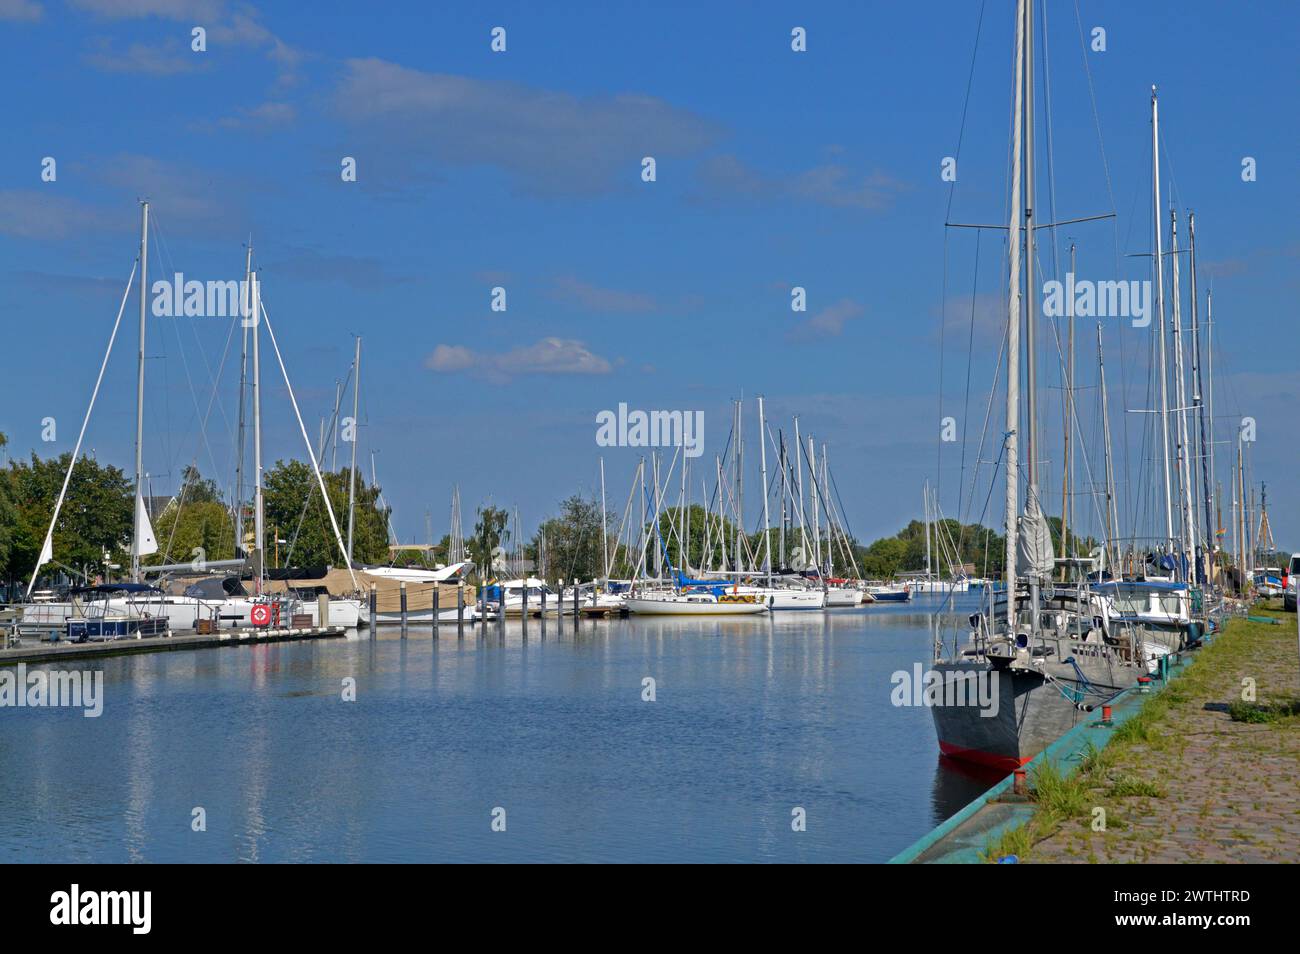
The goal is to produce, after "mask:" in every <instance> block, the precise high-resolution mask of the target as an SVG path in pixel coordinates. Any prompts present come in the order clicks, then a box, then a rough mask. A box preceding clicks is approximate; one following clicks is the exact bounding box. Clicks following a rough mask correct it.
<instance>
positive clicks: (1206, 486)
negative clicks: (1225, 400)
mask: <svg viewBox="0 0 1300 954" xmlns="http://www.w3.org/2000/svg"><path fill="white" fill-rule="evenodd" d="M1187 237H1188V241H1189V242H1190V243H1191V249H1192V251H1191V256H1192V259H1191V269H1192V276H1191V281H1192V287H1191V293H1192V404H1193V405H1194V406H1195V407H1196V432H1197V435H1198V437H1199V442H1200V452H1201V467H1200V483H1201V491H1202V494H1203V500H1202V502H1203V503H1204V505H1205V533H1204V535H1203V536H1202V538H1201V554H1202V555H1201V559H1200V560H1199V561H1198V566H1200V567H1201V572H1202V576H1203V579H1204V580H1205V582H1207V583H1208V582H1209V581H1210V576H1211V571H1210V565H1211V561H1212V560H1213V558H1214V557H1213V554H1214V546H1213V543H1212V541H1213V534H1214V529H1215V528H1214V525H1213V523H1212V522H1211V518H1212V515H1213V500H1214V489H1213V487H1212V486H1211V484H1210V473H1211V468H1210V463H1209V456H1208V454H1207V448H1206V429H1205V401H1204V400H1203V398H1204V393H1205V392H1204V389H1203V387H1202V381H1201V326H1200V317H1199V312H1200V308H1199V302H1198V300H1197V294H1196V215H1195V213H1193V212H1188V213H1187Z"/></svg>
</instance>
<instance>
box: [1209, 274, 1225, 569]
mask: <svg viewBox="0 0 1300 954" xmlns="http://www.w3.org/2000/svg"><path fill="white" fill-rule="evenodd" d="M1205 359H1206V363H1207V367H1206V372H1207V376H1208V377H1209V382H1208V386H1207V388H1206V399H1207V400H1208V402H1209V408H1208V411H1209V420H1208V421H1207V422H1206V423H1207V427H1208V429H1209V455H1208V456H1209V463H1210V482H1211V483H1213V484H1214V487H1215V497H1216V501H1217V497H1218V489H1219V475H1218V473H1217V472H1216V471H1215V469H1214V289H1212V288H1211V289H1207V290H1206V292H1205ZM1221 523H1223V516H1222V513H1221V512H1220V510H1219V507H1218V506H1216V508H1215V517H1214V527H1213V528H1212V529H1211V530H1210V538H1211V543H1212V544H1217V543H1218V541H1219V529H1220V527H1219V525H1220V524H1221Z"/></svg>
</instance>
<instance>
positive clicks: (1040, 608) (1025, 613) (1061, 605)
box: [930, 0, 1188, 769]
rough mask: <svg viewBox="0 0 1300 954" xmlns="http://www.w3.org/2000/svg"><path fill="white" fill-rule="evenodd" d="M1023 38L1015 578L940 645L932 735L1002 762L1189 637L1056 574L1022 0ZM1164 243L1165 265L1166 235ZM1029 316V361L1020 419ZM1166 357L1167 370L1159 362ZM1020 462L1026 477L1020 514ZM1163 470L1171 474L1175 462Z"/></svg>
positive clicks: (1017, 171) (1014, 257)
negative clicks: (1042, 463)
mask: <svg viewBox="0 0 1300 954" xmlns="http://www.w3.org/2000/svg"><path fill="white" fill-rule="evenodd" d="M1015 37H1016V38H1015V56H1016V59H1015V68H1014V70H1015V84H1014V95H1013V99H1014V110H1013V114H1012V115H1013V126H1012V167H1011V183H1010V199H1011V201H1010V221H1009V227H1008V234H1009V236H1010V241H1009V243H1008V251H1009V255H1008V259H1009V263H1008V264H1009V269H1008V276H1007V277H1008V291H1009V295H1008V316H1007V341H1006V359H1007V368H1006V380H1007V385H1006V424H1005V429H1004V432H1005V437H1004V447H1003V460H1004V461H1006V465H1005V466H1004V468H1003V472H1004V479H1005V488H1004V489H1005V513H1006V540H1007V545H1006V547H1005V550H1006V566H1005V570H1004V579H1005V580H1006V581H1008V585H1007V586H1006V587H1005V588H1004V590H1003V591H1002V593H1001V594H1000V597H999V598H997V599H992V600H990V601H989V603H988V605H986V607H985V608H984V609H983V611H982V612H980V613H976V614H973V615H972V616H971V617H970V623H971V632H970V640H969V644H968V645H967V646H966V647H961V648H958V647H954V648H953V651H952V652H951V653H946V652H945V648H944V647H943V646H942V645H937V646H936V658H935V660H934V663H933V676H932V678H933V680H934V681H933V683H932V686H933V691H932V693H931V700H930V701H931V706H930V710H931V714H932V716H933V718H934V726H935V733H936V735H937V737H938V742H939V748H940V751H941V752H942V753H943V754H944V755H947V756H950V757H955V758H959V759H962V760H967V761H972V762H978V763H983V764H987V765H992V766H996V767H999V768H1004V769H1006V768H1014V767H1017V766H1019V765H1023V764H1024V763H1025V762H1027V761H1029V760H1030V759H1031V758H1032V757H1033V756H1034V755H1036V754H1038V752H1040V751H1042V750H1043V749H1044V748H1045V747H1046V746H1047V745H1048V744H1050V743H1051V742H1053V741H1055V740H1056V739H1057V738H1059V737H1060V736H1061V735H1062V734H1063V733H1064V732H1066V731H1067V730H1068V729H1070V728H1071V727H1072V726H1073V725H1074V724H1075V723H1076V722H1077V721H1078V720H1079V719H1080V718H1081V717H1082V716H1083V713H1084V712H1087V711H1089V710H1091V709H1092V708H1094V707H1096V706H1098V705H1100V704H1101V703H1103V702H1106V701H1107V700H1109V699H1111V698H1113V697H1114V696H1115V695H1116V694H1118V693H1119V692H1121V691H1122V690H1123V689H1125V688H1127V687H1129V686H1132V685H1135V684H1136V681H1137V679H1138V678H1139V677H1140V676H1143V675H1145V674H1146V673H1147V672H1148V666H1149V663H1150V662H1151V660H1152V657H1153V655H1159V654H1164V653H1167V652H1171V651H1177V650H1180V649H1183V648H1186V647H1187V645H1188V640H1187V636H1188V633H1187V631H1185V630H1181V629H1173V630H1172V631H1171V630H1165V629H1161V628H1159V627H1152V626H1149V625H1142V623H1143V622H1144V621H1142V620H1136V619H1133V620H1126V619H1123V618H1120V619H1116V618H1115V614H1112V613H1108V612H1105V611H1104V609H1102V607H1103V604H1102V602H1101V600H1102V599H1103V598H1102V597H1101V596H1100V595H1098V594H1096V593H1094V592H1092V591H1091V590H1090V588H1089V587H1088V586H1087V585H1086V583H1085V582H1083V581H1076V583H1075V584H1074V585H1073V586H1069V585H1067V586H1062V587H1055V586H1054V584H1053V582H1052V581H1053V576H1054V570H1055V569H1056V561H1055V558H1054V548H1053V544H1052V538H1051V533H1050V530H1049V527H1048V524H1047V518H1046V516H1045V515H1044V513H1043V511H1042V507H1041V498H1040V494H1039V486H1038V469H1037V461H1038V459H1039V457H1040V456H1041V455H1040V453H1039V450H1040V449H1039V448H1038V447H1037V446H1036V443H1037V425H1036V419H1037V397H1038V396H1037V393H1036V390H1037V389H1036V376H1035V372H1036V368H1035V360H1036V359H1035V349H1034V332H1035V322H1036V316H1035V313H1034V305H1035V295H1034V292H1033V289H1034V287H1035V286H1034V281H1033V279H1032V276H1033V275H1034V263H1035V256H1034V248H1035V235H1034V232H1035V220H1034V218H1033V211H1034V209H1033V204H1034V196H1035V191H1034V159H1033V157H1034V112H1033V110H1034V105H1033V102H1034V86H1035V82H1034V68H1033V63H1034V58H1033V47H1034V26H1033V3H1032V2H1026V0H1018V2H1017V5H1016V23H1015ZM1157 123H1158V120H1157V112H1156V101H1155V93H1154V90H1153V93H1152V137H1153V140H1152V141H1153V144H1155V148H1154V149H1153V152H1154V153H1155V157H1154V161H1155V163H1156V165H1155V166H1154V167H1153V168H1154V169H1155V170H1156V172H1155V175H1154V178H1155V180H1156V183H1157V185H1156V186H1155V188H1154V193H1155V195H1156V197H1157V198H1156V202H1157V207H1158V202H1159V198H1158V196H1159V186H1158V178H1159V175H1158V163H1159V149H1158V142H1159V140H1158V125H1157ZM1022 173H1023V182H1022ZM1022 190H1023V191H1022ZM1039 227H1041V226H1039ZM1160 228H1161V217H1160V216H1159V215H1157V216H1156V218H1155V229H1156V232H1157V235H1158V234H1159V231H1160ZM1021 236H1023V251H1024V260H1025V262H1026V266H1025V268H1024V269H1022V266H1021V252H1022V240H1021ZM1156 247H1157V268H1159V262H1158V259H1159V244H1158V240H1157V246H1156ZM1022 283H1023V288H1022ZM1022 294H1023V308H1022ZM1022 324H1023V327H1024V329H1025V332H1026V341H1025V347H1024V352H1025V356H1026V359H1027V360H1026V375H1025V376H1026V379H1027V387H1026V392H1027V399H1026V401H1025V402H1024V407H1023V410H1024V411H1025V421H1024V422H1022V401H1021V369H1020V359H1021V328H1022ZM1156 333H1157V334H1160V335H1161V339H1160V341H1161V345H1162V348H1163V341H1164V339H1163V322H1161V323H1160V325H1158V326H1157V327H1156ZM1162 353H1163V351H1162ZM1161 364H1162V368H1163V361H1162V362H1161ZM1022 423H1024V425H1025V426H1024V429H1023V431H1022ZM1022 433H1024V434H1025V436H1026V441H1025V450H1024V453H1023V455H1022V453H1021V449H1020V441H1019V437H1020V435H1021V434H1022ZM1166 448H1167V445H1166ZM1022 462H1023V463H1022ZM1022 467H1023V469H1024V471H1025V472H1026V476H1027V481H1026V483H1027V487H1026V492H1025V499H1024V507H1023V512H1022V509H1021V494H1020V475H1021V469H1022ZM1165 473H1166V480H1167V475H1168V470H1167V469H1166V471H1165ZM1166 487H1168V483H1166ZM1166 498H1167V499H1169V495H1168V493H1167V494H1166ZM1169 519H1170V512H1169V510H1167V511H1166V520H1167V521H1168V520H1169ZM1170 536H1171V537H1172V534H1170ZM1119 595H1120V594H1115V596H1119ZM1153 647H1154V649H1153ZM976 699H981V700H983V699H987V700H991V703H992V704H991V705H979V704H976V702H975V700H976Z"/></svg>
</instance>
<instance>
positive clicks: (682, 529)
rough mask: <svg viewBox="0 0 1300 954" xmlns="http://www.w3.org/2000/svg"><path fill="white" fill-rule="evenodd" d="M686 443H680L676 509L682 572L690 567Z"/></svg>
mask: <svg viewBox="0 0 1300 954" xmlns="http://www.w3.org/2000/svg"><path fill="white" fill-rule="evenodd" d="M688 486H689V485H688V484H687V483H686V445H685V444H683V445H682V502H681V506H680V509H679V510H678V517H677V544H678V546H677V562H678V563H679V564H680V565H681V566H680V569H681V571H682V573H684V574H685V573H687V571H688V569H689V567H690V559H689V557H690V549H689V547H687V545H686V541H687V535H686V488H687V487H688Z"/></svg>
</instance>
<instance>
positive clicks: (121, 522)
mask: <svg viewBox="0 0 1300 954" xmlns="http://www.w3.org/2000/svg"><path fill="white" fill-rule="evenodd" d="M71 464H72V454H71V453H65V454H61V455H60V456H59V457H56V458H50V459H48V460H42V459H41V458H39V457H37V456H36V455H35V454H32V455H31V460H30V461H24V462H18V461H11V462H10V464H9V470H8V471H7V472H6V473H5V478H6V480H5V483H6V484H7V485H8V494H9V497H10V499H11V500H12V501H13V502H14V508H15V515H14V521H13V524H12V531H11V534H10V546H9V553H8V562H7V565H6V575H7V576H8V577H9V578H10V579H21V578H24V577H28V576H30V575H31V572H32V570H33V569H34V568H35V566H36V560H37V557H38V556H39V555H40V552H41V545H42V544H43V543H44V542H45V531H46V530H47V529H48V528H49V525H50V517H51V516H53V514H54V504H55V503H56V501H57V500H58V499H59V490H60V488H61V487H62V486H63V479H64V477H65V476H66V474H67V472H68V467H69V466H71ZM133 500H134V488H133V485H132V484H131V482H130V481H129V480H128V479H127V477H126V475H125V474H123V473H122V471H121V470H119V469H118V468H116V467H112V466H101V465H100V464H99V463H98V462H97V461H96V460H95V459H94V458H91V457H83V458H82V459H81V460H79V461H77V465H76V467H75V468H73V471H72V479H71V481H70V482H69V483H68V493H67V497H66V498H65V499H64V501H63V509H62V510H61V511H60V513H59V521H58V523H57V524H56V525H55V527H54V547H53V549H54V560H55V561H56V562H57V563H61V564H63V565H65V566H69V567H73V568H76V569H81V568H82V567H85V566H89V567H92V568H94V569H97V570H101V571H102V570H103V568H104V562H105V561H104V553H105V552H107V553H108V554H109V561H110V562H113V563H117V564H121V563H122V562H123V560H124V559H129V550H128V548H129V545H130V541H131V533H132V527H133V524H134V519H133V504H132V501H133Z"/></svg>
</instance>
